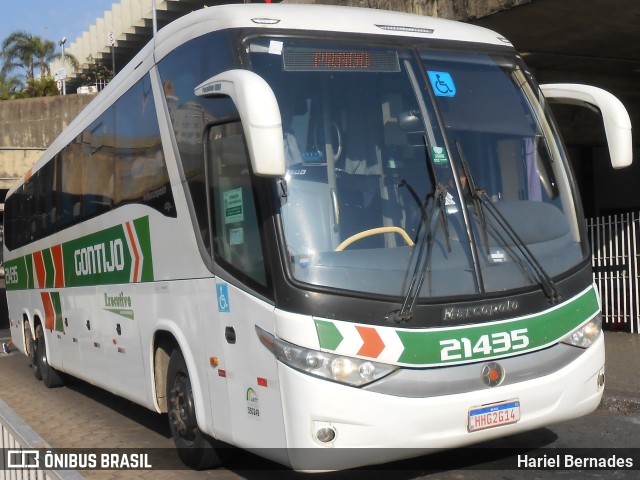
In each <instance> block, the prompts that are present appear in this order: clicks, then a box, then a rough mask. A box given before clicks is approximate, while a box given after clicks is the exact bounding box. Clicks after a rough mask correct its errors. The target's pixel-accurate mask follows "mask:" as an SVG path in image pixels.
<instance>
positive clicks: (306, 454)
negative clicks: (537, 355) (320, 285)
mask: <svg viewBox="0 0 640 480" xmlns="http://www.w3.org/2000/svg"><path fill="white" fill-rule="evenodd" d="M604 362H605V356H604V335H603V334H601V335H600V337H599V338H598V340H596V342H595V343H594V344H593V345H592V346H591V347H590V348H589V349H587V350H585V351H584V353H583V354H582V355H580V356H579V357H578V358H577V359H576V360H575V361H574V362H572V363H570V364H569V365H567V366H565V367H564V368H562V369H560V370H558V371H556V372H554V373H552V374H549V375H545V376H543V377H540V378H535V379H532V380H528V381H525V382H520V383H514V384H510V385H504V386H499V387H495V388H489V387H486V389H483V390H477V391H474V392H469V393H463V394H456V395H446V396H440V397H429V398H405V397H400V396H394V395H387V394H380V393H375V392H371V391H366V390H363V389H358V388H353V387H349V386H345V385H341V384H338V383H334V382H330V381H326V380H321V379H319V378H315V377H312V376H309V375H306V374H303V373H300V372H298V371H296V370H293V369H291V368H289V367H286V366H284V365H282V364H279V376H280V386H281V389H282V399H283V408H284V421H285V429H286V438H287V449H288V457H289V463H290V465H291V467H292V468H294V469H296V470H306V471H316V470H323V471H324V470H339V469H346V468H355V467H358V466H363V465H369V464H380V463H386V462H389V461H394V460H399V459H403V458H410V457H415V456H419V455H422V454H426V453H432V452H434V451H438V450H443V449H450V448H457V447H462V446H466V445H471V444H476V443H480V442H484V441H487V440H492V439H495V438H499V437H504V436H508V435H513V434H516V433H521V432H525V431H529V430H533V429H536V428H541V427H544V426H547V425H550V424H554V423H558V422H561V421H565V420H569V419H572V418H577V417H580V416H583V415H586V414H588V413H590V412H592V411H593V410H595V409H596V408H597V406H598V404H599V403H600V400H601V398H602V393H603V375H604ZM451 368H455V367H451ZM479 370H480V367H479ZM512 400H515V401H517V402H518V404H519V410H520V418H519V420H518V421H517V422H515V423H511V424H508V425H500V426H495V427H490V428H484V429H480V430H477V431H469V413H470V410H471V409H474V408H475V407H478V406H482V405H488V404H496V403H500V402H507V401H512ZM332 437H333V438H332Z"/></svg>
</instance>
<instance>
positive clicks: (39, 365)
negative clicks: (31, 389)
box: [34, 325, 64, 388]
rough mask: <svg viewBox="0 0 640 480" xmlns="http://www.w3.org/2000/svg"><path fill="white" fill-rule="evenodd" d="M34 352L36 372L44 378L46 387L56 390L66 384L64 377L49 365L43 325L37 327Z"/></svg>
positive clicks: (43, 381)
mask: <svg viewBox="0 0 640 480" xmlns="http://www.w3.org/2000/svg"><path fill="white" fill-rule="evenodd" d="M34 351H35V357H36V364H35V368H36V370H35V371H37V372H38V373H39V375H40V376H41V377H42V383H44V385H45V387H47V388H55V387H60V386H62V385H63V384H64V382H63V381H62V377H61V376H60V374H59V373H58V371H57V370H56V369H55V368H53V367H52V366H51V365H49V360H48V358H47V345H46V343H45V341H44V331H43V330H42V325H36V344H35V349H34ZM36 378H37V375H36Z"/></svg>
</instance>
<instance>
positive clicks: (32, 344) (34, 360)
mask: <svg viewBox="0 0 640 480" xmlns="http://www.w3.org/2000/svg"><path fill="white" fill-rule="evenodd" d="M24 343H25V345H28V347H27V348H26V350H27V352H28V354H29V359H30V360H31V368H32V369H33V376H34V377H36V380H42V372H41V371H40V368H38V355H37V354H36V346H37V345H36V341H35V339H34V338H33V335H32V334H31V328H30V327H29V326H28V325H25V335H24Z"/></svg>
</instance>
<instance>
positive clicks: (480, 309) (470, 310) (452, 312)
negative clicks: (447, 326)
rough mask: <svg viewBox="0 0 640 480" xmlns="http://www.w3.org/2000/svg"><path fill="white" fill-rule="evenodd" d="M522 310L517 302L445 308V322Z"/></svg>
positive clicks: (443, 316) (508, 301)
mask: <svg viewBox="0 0 640 480" xmlns="http://www.w3.org/2000/svg"><path fill="white" fill-rule="evenodd" d="M518 308H520V305H519V304H518V302H517V300H507V301H504V302H498V303H486V304H483V305H473V306H469V307H450V308H445V309H444V312H443V315H442V318H443V320H464V319H466V318H474V317H495V316H497V315H500V314H505V313H513V312H515V311H516V310H518Z"/></svg>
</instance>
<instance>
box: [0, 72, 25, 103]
mask: <svg viewBox="0 0 640 480" xmlns="http://www.w3.org/2000/svg"><path fill="white" fill-rule="evenodd" d="M20 90H22V82H21V81H20V80H19V79H18V77H6V76H4V75H2V74H0V100H8V99H10V98H15V97H18V96H19V94H18V93H16V92H19V91H20Z"/></svg>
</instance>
